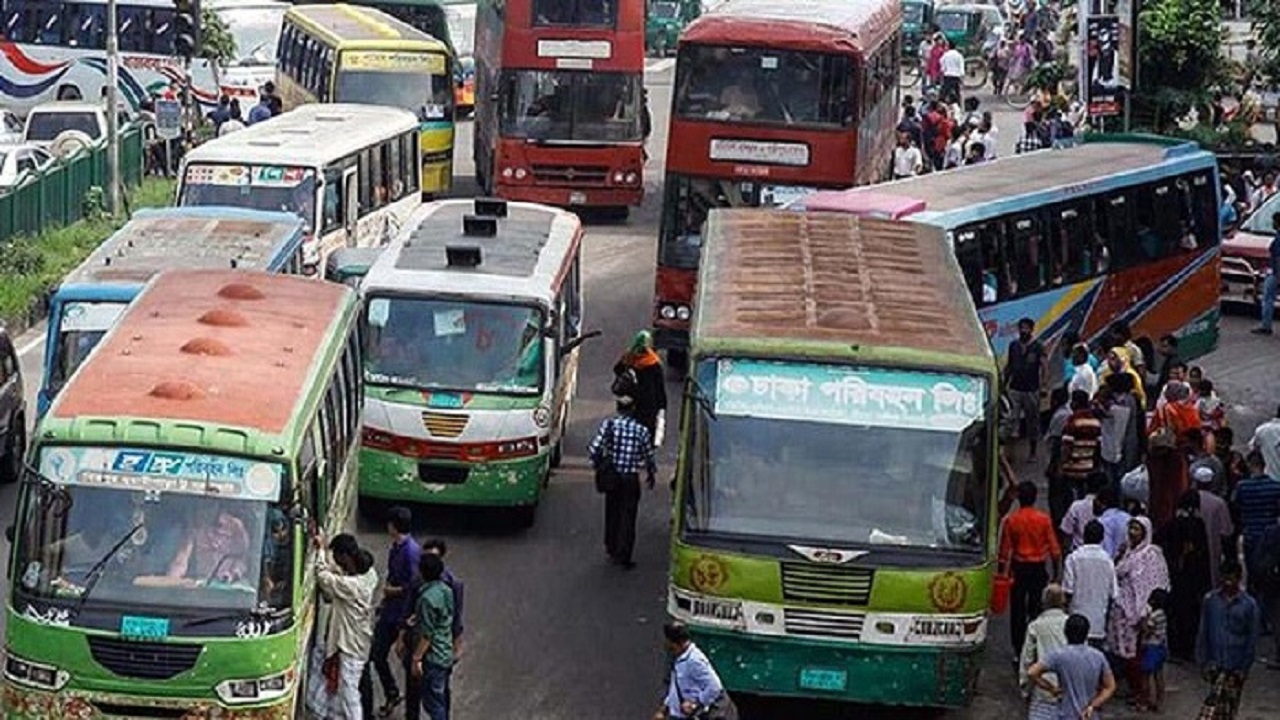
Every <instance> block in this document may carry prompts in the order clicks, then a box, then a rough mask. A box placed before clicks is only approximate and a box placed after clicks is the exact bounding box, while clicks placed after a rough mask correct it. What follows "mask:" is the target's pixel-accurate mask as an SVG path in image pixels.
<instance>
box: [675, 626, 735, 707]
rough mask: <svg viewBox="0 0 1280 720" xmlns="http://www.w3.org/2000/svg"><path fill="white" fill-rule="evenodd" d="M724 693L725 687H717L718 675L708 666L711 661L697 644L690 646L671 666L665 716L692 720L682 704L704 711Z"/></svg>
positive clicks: (718, 685)
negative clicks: (694, 705)
mask: <svg viewBox="0 0 1280 720" xmlns="http://www.w3.org/2000/svg"><path fill="white" fill-rule="evenodd" d="M723 692H724V685H722V684H720V676H719V675H716V671H715V668H713V667H711V661H710V660H708V659H707V656H706V655H703V654H702V651H701V650H699V649H698V646H697V645H694V644H693V643H689V647H687V648H685V650H684V652H682V653H680V656H679V657H677V658H676V662H675V665H673V666H672V667H671V680H670V681H669V682H668V684H667V700H666V706H667V714H668V715H670V716H671V717H673V718H688V717H693V716H692V715H685V714H684V710H683V709H682V708H681V707H680V703H681V702H694V703H697V704H698V705H700V706H701V707H703V708H707V707H710V706H711V703H714V702H715V701H716V698H718V697H720V693H723Z"/></svg>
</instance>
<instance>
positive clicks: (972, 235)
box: [955, 228, 997, 307]
mask: <svg viewBox="0 0 1280 720" xmlns="http://www.w3.org/2000/svg"><path fill="white" fill-rule="evenodd" d="M955 237H956V241H955V246H956V247H955V251H956V260H958V261H959V262H960V270H961V271H962V272H963V273H964V282H965V285H967V286H968V287H969V294H970V295H971V296H972V297H973V302H974V304H975V305H977V306H978V307H982V306H983V305H985V304H987V303H990V302H995V300H994V297H993V296H994V295H995V294H996V291H997V288H996V287H995V286H993V287H992V288H991V292H984V290H985V288H986V286H985V285H984V283H983V272H982V244H981V243H980V242H979V241H978V232H977V231H976V230H974V229H972V228H963V229H961V230H958V231H957V232H956V235H955Z"/></svg>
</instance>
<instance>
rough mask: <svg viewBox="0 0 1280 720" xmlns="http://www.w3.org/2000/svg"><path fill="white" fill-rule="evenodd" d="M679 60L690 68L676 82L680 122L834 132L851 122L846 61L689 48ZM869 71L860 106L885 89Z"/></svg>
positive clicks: (774, 52)
mask: <svg viewBox="0 0 1280 720" xmlns="http://www.w3.org/2000/svg"><path fill="white" fill-rule="evenodd" d="M680 57H681V62H683V63H686V66H687V67H689V68H691V69H690V70H689V71H688V72H687V74H683V75H682V77H681V78H679V80H678V84H679V91H678V92H677V96H676V112H677V113H678V114H679V115H680V116H681V117H685V118H694V119H704V120H719V121H742V120H753V121H760V122H772V123H785V124H801V125H831V126H839V127H847V126H849V125H850V124H851V123H852V122H853V117H852V115H853V113H852V112H850V108H851V107H852V106H851V104H850V98H851V97H852V93H853V88H852V85H853V84H852V83H851V82H850V78H852V77H853V65H852V61H851V60H850V59H849V58H848V57H846V56H843V55H829V54H821V53H811V52H787V51H777V50H768V49H743V48H732V49H730V48H724V47H699V46H691V47H688V48H686V49H684V50H682V51H681V56H680ZM878 57H879V56H877V58H878ZM874 62H876V58H873V59H872V60H870V61H869V63H874ZM871 68H872V66H871V65H870V64H868V67H867V73H866V78H865V80H864V87H865V89H864V96H863V97H864V100H865V101H866V102H865V103H864V104H867V103H874V102H876V101H878V100H879V98H880V96H881V95H882V94H883V90H884V88H885V87H886V85H885V82H884V78H883V77H880V76H879V75H876V74H875V72H874V71H873V70H872V69H871ZM895 72H896V71H895ZM873 75H874V77H873ZM895 77H896V76H895ZM875 78H879V80H876V79H875ZM868 94H873V95H874V98H871V97H868Z"/></svg>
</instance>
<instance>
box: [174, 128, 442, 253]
mask: <svg viewBox="0 0 1280 720" xmlns="http://www.w3.org/2000/svg"><path fill="white" fill-rule="evenodd" d="M420 169H421V151H420V149H419V145H418V119H417V118H416V117H415V116H414V115H413V113H411V112H408V111H405V110H397V109H394V108H384V107H376V106H372V105H341V104H332V105H328V104H317V105H304V106H303V107H300V108H298V109H297V110H294V111H292V112H288V113H285V114H283V115H280V116H278V117H275V118H272V119H270V120H267V121H265V122H260V123H258V124H256V125H251V126H249V127H247V128H245V129H243V130H240V131H238V132H233V133H230V134H228V135H224V136H222V137H219V138H216V139H214V140H210V141H209V142H207V143H205V144H203V145H201V146H199V147H197V148H195V149H193V150H192V151H191V152H189V153H187V155H186V157H185V158H183V161H182V172H181V176H180V177H181V180H180V183H179V185H178V205H180V206H188V207H189V206H207V205H220V206H231V207H244V208H252V209H255V210H283V211H285V212H291V213H295V214H297V215H298V216H299V217H301V218H302V221H303V222H304V223H306V225H307V239H306V243H305V245H304V250H303V252H304V257H305V258H306V264H307V272H308V274H312V273H315V272H316V271H317V270H318V269H319V268H321V267H323V263H324V260H325V258H326V257H328V255H329V254H330V253H331V252H333V251H334V250H336V249H338V248H341V247H375V246H378V245H381V244H385V243H386V242H388V241H389V240H390V239H391V238H392V237H393V236H394V235H395V233H396V231H397V230H398V229H399V228H400V226H401V224H402V223H403V222H404V220H405V218H407V217H408V215H409V213H410V212H412V211H413V209H414V208H416V207H418V206H419V205H421V204H422V199H421V198H422V196H421V193H420V192H419V187H420V185H419V182H420Z"/></svg>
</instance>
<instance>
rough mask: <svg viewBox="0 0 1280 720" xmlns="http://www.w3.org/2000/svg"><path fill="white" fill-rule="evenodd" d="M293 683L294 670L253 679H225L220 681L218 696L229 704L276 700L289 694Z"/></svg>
mask: <svg viewBox="0 0 1280 720" xmlns="http://www.w3.org/2000/svg"><path fill="white" fill-rule="evenodd" d="M292 685H293V671H292V670H287V671H285V672H282V673H278V674H276V675H268V676H267V677H264V678H256V679H252V680H224V681H223V682H221V683H218V687H217V692H218V697H219V698H221V699H222V702H224V703H227V704H228V705H235V704H242V703H256V702H263V701H266V700H275V699H278V698H282V697H284V696H285V695H286V694H288V692H289V689H290V687H291V686H292Z"/></svg>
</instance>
